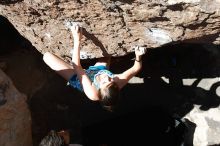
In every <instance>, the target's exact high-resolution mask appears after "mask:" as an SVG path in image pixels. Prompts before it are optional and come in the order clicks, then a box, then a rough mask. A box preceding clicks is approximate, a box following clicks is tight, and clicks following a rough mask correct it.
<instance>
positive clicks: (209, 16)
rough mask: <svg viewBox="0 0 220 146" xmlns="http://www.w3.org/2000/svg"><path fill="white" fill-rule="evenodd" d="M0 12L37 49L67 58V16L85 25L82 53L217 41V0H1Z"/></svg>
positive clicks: (69, 45)
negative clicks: (140, 46)
mask: <svg viewBox="0 0 220 146" xmlns="http://www.w3.org/2000/svg"><path fill="white" fill-rule="evenodd" d="M0 14H1V15H3V16H4V17H6V18H8V19H9V21H10V22H11V23H12V24H13V25H14V26H15V27H16V29H17V30H18V31H19V32H20V33H21V34H22V35H23V36H24V37H26V38H27V39H28V40H30V41H31V43H32V44H33V45H34V46H35V47H36V48H37V50H39V51H40V52H42V53H44V52H46V51H50V52H54V53H56V54H58V55H59V56H61V57H63V58H65V59H67V60H68V59H69V56H70V53H69V52H70V49H71V48H72V47H73V44H72V42H73V41H72V36H71V35H70V33H69V32H68V30H67V29H66V27H65V24H66V22H67V21H75V22H79V23H80V24H81V25H82V26H83V27H84V28H85V29H86V31H85V32H84V34H85V36H86V37H85V38H84V42H83V43H82V56H81V58H82V59H85V58H98V57H102V56H103V55H105V54H106V53H108V54H110V55H112V56H123V55H125V54H128V53H129V52H132V51H133V49H132V47H133V46H134V45H147V46H148V47H149V48H155V47H159V46H161V45H164V44H167V43H172V42H180V41H188V42H196V43H201V42H206V43H207V42H211V43H215V44H219V43H220V38H219V33H220V27H219V26H220V1H219V0H213V1H210V0H178V1H175V0H157V1H150V0H119V1H117V0H74V1H72V0H59V1H57V0H49V1H48V0H3V1H1V2H0Z"/></svg>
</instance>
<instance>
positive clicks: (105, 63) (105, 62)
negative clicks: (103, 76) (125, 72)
mask: <svg viewBox="0 0 220 146" xmlns="http://www.w3.org/2000/svg"><path fill="white" fill-rule="evenodd" d="M110 63H111V57H103V58H99V60H98V62H96V64H95V65H94V66H99V65H103V66H106V67H107V69H109V66H110Z"/></svg>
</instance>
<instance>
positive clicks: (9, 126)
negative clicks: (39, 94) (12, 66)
mask: <svg viewBox="0 0 220 146" xmlns="http://www.w3.org/2000/svg"><path fill="white" fill-rule="evenodd" d="M0 145H1V146H31V145H32V134H31V115H30V111H29V109H28V106H27V103H26V96H24V95H23V94H21V93H20V92H18V90H17V89H16V88H15V87H14V85H13V84H12V82H11V80H10V79H9V78H8V77H7V76H6V75H5V74H4V73H3V72H2V71H1V70H0Z"/></svg>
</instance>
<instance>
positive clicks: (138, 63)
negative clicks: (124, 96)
mask: <svg viewBox="0 0 220 146" xmlns="http://www.w3.org/2000/svg"><path fill="white" fill-rule="evenodd" d="M145 53H146V48H143V47H142V48H141V49H140V48H139V47H137V48H135V61H134V65H133V66H132V67H131V68H129V69H128V70H126V71H124V72H123V73H121V74H118V75H116V76H117V77H118V79H119V80H118V86H119V88H120V89H121V88H123V87H124V86H125V85H126V84H127V83H128V81H129V80H130V79H131V78H132V77H133V76H135V75H136V74H138V73H139V72H140V70H141V68H142V55H144V54H145Z"/></svg>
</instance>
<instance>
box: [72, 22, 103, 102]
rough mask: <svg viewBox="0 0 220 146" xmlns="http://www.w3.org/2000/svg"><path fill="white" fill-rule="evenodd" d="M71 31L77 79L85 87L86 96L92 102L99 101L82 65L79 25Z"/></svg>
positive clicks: (73, 60)
mask: <svg viewBox="0 0 220 146" xmlns="http://www.w3.org/2000/svg"><path fill="white" fill-rule="evenodd" d="M71 31H72V33H73V37H74V48H73V55H72V62H73V67H74V69H75V72H76V74H77V77H78V78H79V81H80V83H81V85H82V87H83V90H84V92H85V94H86V96H87V97H88V98H89V99H91V100H98V99H99V98H98V92H97V90H96V89H95V87H94V86H92V82H91V81H90V79H89V77H88V76H87V75H86V73H85V71H84V69H83V68H82V66H81V63H80V40H81V37H82V36H81V31H80V27H79V26H78V25H75V26H72V28H71Z"/></svg>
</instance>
